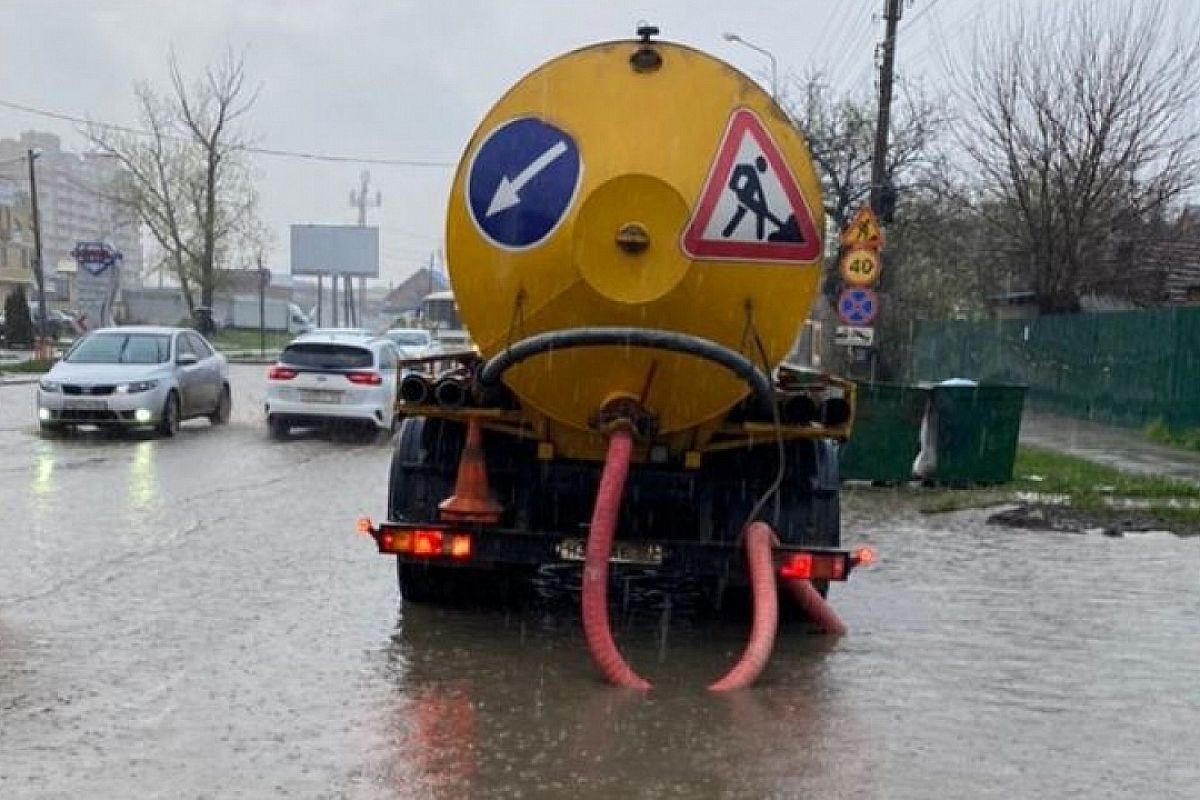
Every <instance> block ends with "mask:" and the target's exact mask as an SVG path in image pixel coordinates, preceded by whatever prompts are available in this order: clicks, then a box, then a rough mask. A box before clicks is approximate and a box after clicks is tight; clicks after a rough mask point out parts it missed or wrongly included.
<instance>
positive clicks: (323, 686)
mask: <svg viewBox="0 0 1200 800" xmlns="http://www.w3.org/2000/svg"><path fill="white" fill-rule="evenodd" d="M263 371H264V368H262V367H241V366H239V367H234V368H233V375H234V378H235V385H234V404H235V410H234V417H233V420H232V422H231V424H230V425H228V426H226V427H218V428H212V427H210V426H209V424H208V423H207V422H206V421H194V422H189V423H186V424H185V425H184V428H183V431H182V432H181V434H180V435H179V436H178V437H177V438H175V439H174V440H158V439H154V438H148V437H110V436H105V435H101V434H97V433H84V434H82V435H77V436H71V437H66V438H61V439H49V440H47V439H42V438H40V437H39V436H38V434H37V431H36V424H35V422H34V416H33V387H32V386H3V387H0V798H4V799H5V800H8V799H9V798H81V797H87V798H158V797H161V798H226V797H247V798H258V797H299V798H310V797H312V798H325V797H328V798H342V797H348V798H427V797H445V798H471V797H522V798H530V797H571V798H585V797H588V798H590V797H605V798H607V797H663V798H672V797H680V798H683V797H688V798H698V797H700V798H703V797H713V798H721V797H729V798H741V797H746V798H764V797H777V798H792V797H828V798H942V797H945V798H1013V797H1031V798H1032V797H1047V798H1049V797H1055V798H1066V797H1078V798H1105V797H1121V798H1124V797H1129V798H1145V797H1154V798H1195V797H1197V796H1200V795H1198V791H1197V787H1200V759H1198V758H1196V755H1195V753H1196V750H1197V742H1198V741H1200V740H1198V739H1197V731H1198V730H1200V541H1198V540H1196V539H1180V538H1177V537H1175V536H1172V535H1169V534H1154V533H1149V534H1139V535H1135V536H1128V537H1125V538H1111V537H1105V536H1099V535H1096V536H1090V535H1072V534H1059V533H1046V532H1024V531H1014V530H1009V529H1003V528H996V527H990V526H987V525H986V524H985V523H984V521H983V520H984V519H985V518H986V516H987V513H988V512H963V513H958V514H950V515H940V516H931V517H926V516H922V515H920V514H918V513H916V512H915V511H913V510H911V509H910V508H908V507H907V506H906V504H905V503H903V502H902V501H901V500H900V499H898V498H893V497H891V496H889V495H888V494H887V493H879V492H871V493H866V494H858V495H855V496H852V497H850V498H848V500H847V502H846V506H845V528H846V538H847V541H848V542H850V543H857V542H861V541H869V542H871V543H873V544H875V545H877V546H878V548H879V550H880V552H881V555H882V560H881V562H880V563H879V564H878V565H876V566H874V567H872V568H871V569H869V570H866V571H862V572H860V573H858V574H856V575H855V576H854V578H853V580H852V581H850V582H849V583H848V584H845V585H840V586H837V587H835V588H834V590H833V593H832V600H833V602H834V604H835V606H836V607H837V608H838V610H839V611H840V613H841V614H842V616H843V618H844V619H845V620H846V622H847V624H848V625H849V627H850V634H849V635H848V636H847V637H845V638H843V639H840V640H835V641H829V640H826V639H823V638H821V637H815V636H807V635H801V634H796V633H790V634H788V635H786V636H784V637H783V638H781V640H780V642H779V644H778V646H777V649H776V653H775V657H774V659H773V661H772V663H771V666H770V667H769V669H768V672H767V673H766V675H765V676H764V680H763V681H762V684H761V686H760V687H758V688H756V689H753V690H750V691H745V692H737V693H732V694H730V695H728V696H720V697H714V696H710V695H708V694H706V693H705V691H704V690H703V688H702V687H703V686H704V685H705V684H706V683H707V682H708V681H710V680H711V679H712V678H714V677H716V676H717V675H719V674H720V673H722V672H723V671H724V669H725V668H726V667H727V666H728V665H729V663H731V661H732V660H733V659H734V658H735V657H736V654H737V653H738V652H739V650H740V646H741V643H742V637H743V635H744V633H745V631H744V630H742V629H741V628H740V627H739V626H737V625H736V624H732V623H726V622H721V623H717V622H712V621H704V620H696V619H692V618H690V617H689V616H688V615H687V614H684V613H680V614H677V615H672V616H667V615H665V614H660V613H654V614H632V615H631V616H630V617H629V618H628V622H627V624H625V625H623V626H622V627H620V629H619V630H618V637H619V640H620V642H621V645H622V648H623V649H624V651H625V653H626V655H627V657H628V658H629V660H630V661H631V662H632V663H633V664H634V665H635V666H636V667H637V668H638V670H639V671H640V672H642V673H644V674H645V675H646V676H647V677H648V678H650V679H651V680H653V681H654V682H655V684H656V686H657V688H656V689H655V690H654V691H653V692H652V693H650V694H649V695H647V696H639V695H631V694H629V693H626V692H621V691H617V690H613V689H610V688H608V687H606V686H604V685H602V684H601V683H600V682H599V681H598V680H597V678H596V675H595V673H594V672H593V670H592V668H591V665H590V663H589V661H588V658H587V655H586V652H585V650H584V646H583V642H582V636H581V634H580V632H579V630H578V625H577V620H575V619H574V617H573V615H572V614H570V613H547V612H546V611H545V610H544V609H539V610H537V611H526V612H513V611H504V610H500V609H479V610H446V609H436V608H429V607H412V608H405V607H403V606H402V605H401V604H400V602H399V600H398V598H397V595H396V587H395V572H394V568H393V565H392V563H391V562H390V561H389V560H387V559H385V558H383V557H381V556H378V555H377V554H375V553H374V551H373V547H372V546H371V545H370V543H369V542H368V541H365V540H364V539H362V538H359V537H356V536H355V535H354V521H355V518H356V517H357V516H358V515H359V514H362V513H370V514H374V515H375V516H377V517H379V516H382V514H383V512H384V503H385V499H386V489H387V487H386V480H387V465H388V459H389V456H390V451H389V448H388V446H387V445H386V443H379V442H374V441H369V440H365V439H363V438H362V437H354V436H349V435H341V436H328V435H322V434H302V435H299V436H296V437H295V438H293V439H292V440H291V441H288V442H283V443H277V442H272V441H270V440H268V438H267V435H266V430H265V425H264V423H263V420H262V416H261V401H262V394H263Z"/></svg>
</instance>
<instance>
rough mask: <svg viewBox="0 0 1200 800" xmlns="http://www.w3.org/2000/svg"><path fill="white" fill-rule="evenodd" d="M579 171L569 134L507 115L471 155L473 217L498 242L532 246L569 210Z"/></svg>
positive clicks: (512, 247) (469, 192)
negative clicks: (506, 118)
mask: <svg viewBox="0 0 1200 800" xmlns="http://www.w3.org/2000/svg"><path fill="white" fill-rule="evenodd" d="M582 174H583V163H582V161H581V160H580V157H579V147H578V146H577V145H576V144H575V140H574V139H573V138H571V136H570V135H569V134H567V133H566V132H565V131H563V130H561V129H560V128H557V127H555V126H554V125H551V124H549V123H547V122H543V121H542V120H540V119H535V118H533V117H518V118H517V119H511V120H509V121H507V122H505V123H503V124H501V125H500V126H498V127H497V128H496V129H495V130H493V131H492V132H491V133H489V134H488V135H487V136H486V137H484V139H483V143H482V144H480V145H479V147H478V149H476V151H475V155H474V156H473V157H472V159H471V166H470V168H469V169H468V170H467V180H466V182H465V184H466V194H467V198H466V200H467V207H468V209H469V210H470V212H471V219H472V220H473V221H474V222H475V225H476V227H478V228H479V231H480V233H482V234H483V235H484V236H485V237H486V238H487V239H489V240H490V241H491V242H492V244H494V245H496V246H497V247H501V248H503V249H506V250H525V249H528V248H531V247H536V246H537V245H539V244H541V243H542V242H543V241H545V240H546V239H547V238H548V237H549V236H550V234H552V233H554V231H555V229H556V228H558V226H559V223H561V222H562V221H563V219H564V218H565V217H566V216H567V211H568V210H569V209H570V208H571V204H572V203H573V202H574V200H575V195H576V194H577V193H578V191H579V179H580V176H581V175H582Z"/></svg>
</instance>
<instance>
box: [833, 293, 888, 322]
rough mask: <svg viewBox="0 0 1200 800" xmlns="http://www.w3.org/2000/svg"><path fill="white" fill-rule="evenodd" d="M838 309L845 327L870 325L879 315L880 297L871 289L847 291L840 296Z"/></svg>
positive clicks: (839, 316) (839, 317)
mask: <svg viewBox="0 0 1200 800" xmlns="http://www.w3.org/2000/svg"><path fill="white" fill-rule="evenodd" d="M837 309H838V319H840V320H841V321H842V323H843V324H845V325H853V326H862V325H870V324H871V322H873V321H874V319H875V316H876V315H877V314H878V313H879V296H878V295H876V294H875V292H873V291H871V290H870V289H845V290H844V291H843V292H842V293H841V295H839V296H838V305H837Z"/></svg>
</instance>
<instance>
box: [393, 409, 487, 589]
mask: <svg viewBox="0 0 1200 800" xmlns="http://www.w3.org/2000/svg"><path fill="white" fill-rule="evenodd" d="M457 427H458V426H452V425H450V424H449V423H446V422H444V421H442V420H432V419H426V418H424V417H406V418H405V419H404V421H403V422H402V423H401V425H400V433H399V434H398V435H397V436H396V448H395V451H394V452H393V453H392V467H391V475H390V477H389V479H388V516H389V517H390V519H391V520H392V521H393V522H431V521H433V520H436V519H437V513H438V508H437V506H438V503H440V502H441V501H442V500H444V499H446V498H447V497H449V496H450V494H451V493H452V492H453V490H454V468H455V461H456V459H457V458H458V450H459V449H461V441H462V432H461V430H459V431H456V430H455V428H457ZM456 434H457V435H456ZM473 577H476V576H474V575H472V574H468V571H467V570H465V569H458V568H453V567H445V566H439V565H434V564H411V563H406V562H403V561H401V560H400V559H399V558H397V559H396V580H397V583H398V584H399V588H400V597H401V598H403V600H404V601H405V602H406V603H436V602H453V601H454V600H455V599H457V598H459V597H462V596H463V595H464V594H465V593H466V591H467V589H468V588H469V585H470V583H471V582H472V580H471V579H472V578H473Z"/></svg>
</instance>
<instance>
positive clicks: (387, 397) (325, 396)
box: [265, 331, 399, 439]
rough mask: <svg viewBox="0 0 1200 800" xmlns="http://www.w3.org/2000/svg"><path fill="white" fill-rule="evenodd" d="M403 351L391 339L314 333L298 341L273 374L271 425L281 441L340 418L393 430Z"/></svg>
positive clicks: (282, 355) (268, 402)
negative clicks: (293, 432)
mask: <svg viewBox="0 0 1200 800" xmlns="http://www.w3.org/2000/svg"><path fill="white" fill-rule="evenodd" d="M398 355H399V354H398V352H397V350H396V346H395V345H394V344H392V342H391V341H390V340H388V339H376V338H371V337H370V336H364V335H361V334H358V333H350V334H347V333H342V332H339V331H333V332H314V333H307V334H304V335H303V336H300V337H298V338H296V339H295V340H293V341H292V342H291V344H289V345H288V346H287V347H285V348H284V349H283V352H281V353H280V354H279V360H278V361H277V362H276V363H275V365H274V366H273V367H271V368H270V370H269V371H268V372H267V400H266V408H265V411H266V415H267V427H268V429H269V431H270V433H271V436H272V437H274V438H277V439H282V438H285V437H287V435H288V434H289V433H290V432H291V429H292V428H293V427H314V426H325V425H329V424H331V423H337V422H342V423H346V422H350V423H359V424H362V425H371V426H373V427H375V428H377V429H379V430H383V431H390V430H392V426H393V425H394V423H395V418H396V385H397V383H398V381H399V375H398V369H397V367H398Z"/></svg>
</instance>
